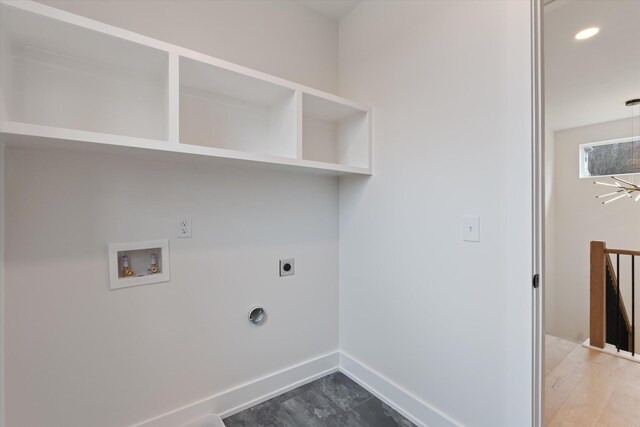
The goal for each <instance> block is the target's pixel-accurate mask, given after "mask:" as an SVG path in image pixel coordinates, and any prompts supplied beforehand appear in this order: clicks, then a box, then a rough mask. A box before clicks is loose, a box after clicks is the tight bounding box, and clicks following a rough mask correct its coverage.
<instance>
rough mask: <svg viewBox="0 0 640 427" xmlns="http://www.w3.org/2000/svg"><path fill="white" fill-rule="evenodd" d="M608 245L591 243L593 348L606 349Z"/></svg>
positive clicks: (590, 335) (590, 326)
mask: <svg viewBox="0 0 640 427" xmlns="http://www.w3.org/2000/svg"><path fill="white" fill-rule="evenodd" d="M605 249H606V244H605V242H591V275H590V277H591V278H590V303H589V305H590V308H589V342H590V344H591V345H592V346H593V347H598V348H604V344H605V341H606V337H605V303H606V289H607V288H606V276H605V274H606V265H607V261H606V254H605Z"/></svg>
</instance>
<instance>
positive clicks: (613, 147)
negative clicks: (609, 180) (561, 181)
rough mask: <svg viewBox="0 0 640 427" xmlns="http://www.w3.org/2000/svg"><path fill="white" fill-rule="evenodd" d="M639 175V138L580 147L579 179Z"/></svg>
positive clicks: (594, 143)
mask: <svg viewBox="0 0 640 427" xmlns="http://www.w3.org/2000/svg"><path fill="white" fill-rule="evenodd" d="M633 173H640V138H639V137H636V138H624V139H616V140H613V141H604V142H591V143H589V144H582V145H580V178H588V177H591V176H611V175H625V174H633Z"/></svg>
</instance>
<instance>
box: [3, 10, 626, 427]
mask: <svg viewBox="0 0 640 427" xmlns="http://www.w3.org/2000/svg"><path fill="white" fill-rule="evenodd" d="M552 1H554V2H555V1H558V2H560V1H564V0H552ZM544 3H545V2H544V1H543V0H505V1H503V0H497V1H496V0H458V1H449V0H424V1H415V0H396V1H387V0H329V1H328V0H86V1H85V0H0V427H224V426H226V427H274V426H278V427H426V426H429V427H452V426H478V427H484V426H491V427H511V426H529V425H530V426H532V427H541V426H542V423H543V421H544V418H543V414H542V410H543V409H542V407H543V405H542V396H541V394H540V393H539V391H540V390H541V387H543V386H544V378H545V376H544V375H543V370H544V366H543V350H542V349H543V346H542V343H543V339H544V338H543V336H544V334H543V330H542V328H541V325H540V323H539V321H540V319H541V317H540V316H541V314H540V312H539V311H538V310H539V309H541V308H542V306H541V304H542V303H543V298H542V291H543V290H544V286H545V277H544V275H542V276H541V272H542V268H541V262H542V261H541V260H542V258H541V256H540V254H541V250H542V249H541V248H542V245H543V244H544V235H543V233H542V228H541V218H542V217H541V212H542V211H543V207H542V205H541V204H540V203H541V200H542V197H541V196H542V194H543V193H542V190H541V187H540V186H539V184H540V179H541V177H542V176H543V175H542V174H541V172H542V171H541V169H540V167H541V163H540V156H541V153H542V152H543V151H542V144H543V138H542V136H543V134H544V132H541V130H542V128H541V116H540V112H541V111H542V110H541V108H542V97H541V92H540V90H541V82H542V75H541V72H542V70H541V68H540V63H541V62H540V61H541V57H540V55H541V53H542V46H541V45H540V37H541V30H542V27H541V25H542V24H541V17H542V14H543V13H544V8H545V7H546V6H545V4H544ZM547 3H548V1H547ZM603 31H604V30H603ZM576 154H577V152H576ZM576 157H577V156H576ZM621 178H622V179H625V180H627V181H629V182H635V181H633V180H629V179H627V178H625V176H622V177H621ZM534 278H535V280H537V282H536V281H535V280H534ZM533 283H536V285H535V286H534V285H533ZM563 366H564V365H563Z"/></svg>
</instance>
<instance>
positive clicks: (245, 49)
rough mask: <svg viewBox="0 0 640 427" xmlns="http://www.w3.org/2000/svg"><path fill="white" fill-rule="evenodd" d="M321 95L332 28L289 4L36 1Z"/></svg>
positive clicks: (334, 84)
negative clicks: (296, 85)
mask: <svg viewBox="0 0 640 427" xmlns="http://www.w3.org/2000/svg"><path fill="white" fill-rule="evenodd" d="M39 1H40V3H44V4H47V5H49V6H53V7H57V8H59V9H64V10H67V11H69V12H72V13H76V14H78V15H83V16H87V17H89V18H92V19H96V20H98V21H102V22H106V23H107V24H112V25H115V26H118V27H121V28H126V29H127V30H131V31H135V32H137V33H140V34H144V35H146V36H149V37H154V38H157V39H159V40H163V41H166V42H169V43H173V44H176V45H179V46H184V47H188V48H190V49H193V50H196V51H199V52H202V53H206V54H208V55H212V56H215V57H218V58H221V59H224V60H227V61H231V62H234V63H236V64H240V65H244V66H246V67H249V68H254V69H257V70H259V71H262V72H265V73H269V74H273V75H275V76H278V77H282V78H284V79H287V80H291V81H294V82H298V83H302V84H305V85H308V86H311V87H314V88H316V89H321V90H325V91H327V92H333V93H335V92H337V90H338V50H337V45H338V24H337V22H336V21H334V20H332V19H329V18H327V17H325V16H323V15H320V14H319V13H318V12H315V11H313V10H311V9H309V8H308V7H306V6H304V5H302V4H301V3H298V2H297V1H289V0H269V1H246V0H241V1H238V0H215V1H210V0H128V1H123V0H90V1H78V0H39Z"/></svg>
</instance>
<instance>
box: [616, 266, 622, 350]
mask: <svg viewBox="0 0 640 427" xmlns="http://www.w3.org/2000/svg"><path fill="white" fill-rule="evenodd" d="M616 276H618V306H617V307H616V314H617V315H616V318H617V319H616V320H617V325H618V331H617V334H616V335H617V336H618V339H617V343H616V350H618V353H620V340H621V339H622V332H621V331H620V317H621V316H622V310H620V254H616Z"/></svg>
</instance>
